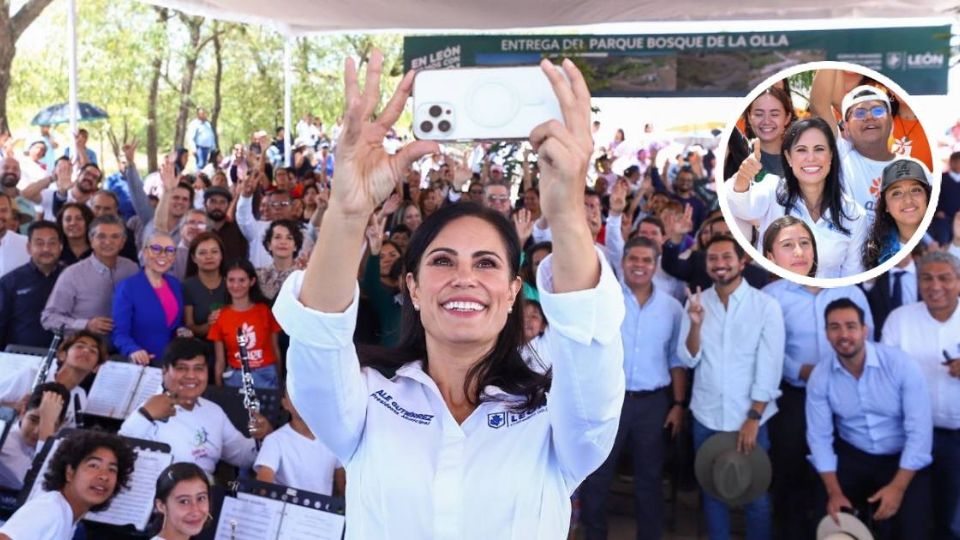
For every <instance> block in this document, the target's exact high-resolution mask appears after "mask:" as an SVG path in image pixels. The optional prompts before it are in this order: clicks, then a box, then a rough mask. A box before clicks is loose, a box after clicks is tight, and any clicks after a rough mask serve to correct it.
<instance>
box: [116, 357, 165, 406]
mask: <svg viewBox="0 0 960 540" xmlns="http://www.w3.org/2000/svg"><path fill="white" fill-rule="evenodd" d="M162 391H163V370H161V369H160V368H156V367H146V368H144V370H143V375H142V376H141V377H140V385H139V386H137V393H136V394H134V395H133V399H132V400H130V407H128V408H127V414H125V415H124V418H126V417H127V416H130V415H131V414H133V412H134V411H136V410H137V409H139V408H140V406H141V405H143V404H144V403H145V402H146V401H147V400H148V399H150V398H151V397H153V396H155V395H157V394H159V393H160V392H162Z"/></svg>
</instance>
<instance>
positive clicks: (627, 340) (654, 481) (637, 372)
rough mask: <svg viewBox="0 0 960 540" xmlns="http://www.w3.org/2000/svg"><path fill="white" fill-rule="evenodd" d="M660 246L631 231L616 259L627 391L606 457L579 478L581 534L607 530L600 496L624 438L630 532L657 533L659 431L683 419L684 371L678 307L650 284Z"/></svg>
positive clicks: (675, 427)
mask: <svg viewBox="0 0 960 540" xmlns="http://www.w3.org/2000/svg"><path fill="white" fill-rule="evenodd" d="M659 255H660V246H659V245H657V244H656V243H655V242H654V241H652V240H650V239H648V238H643V237H638V238H633V239H632V240H630V241H629V242H627V244H626V247H625V248H624V255H623V261H622V269H623V271H622V275H623V280H622V288H623V302H624V306H625V307H626V310H627V315H626V318H625V319H624V320H623V324H622V325H621V327H620V333H621V334H622V335H623V349H624V364H623V369H624V371H625V372H626V389H627V390H626V396H625V398H624V401H623V410H622V413H621V416H620V428H619V430H618V431H617V437H616V440H615V442H614V444H613V450H611V452H610V456H609V457H607V460H606V461H605V462H604V463H603V465H601V466H600V468H599V469H597V471H596V472H594V473H593V474H591V475H590V476H589V477H588V478H587V479H586V480H585V481H584V483H583V487H582V490H581V495H582V499H583V513H582V518H581V521H582V522H583V525H584V527H585V529H586V538H587V539H588V540H603V539H606V537H607V524H606V513H605V501H606V498H607V493H608V492H609V490H610V482H611V481H612V480H613V475H614V472H615V471H616V468H617V461H618V459H619V457H620V453H621V451H622V450H623V447H624V445H625V444H629V448H630V453H631V454H632V456H633V471H634V473H633V485H634V508H635V509H636V510H635V512H636V514H635V517H636V520H637V523H638V524H640V523H642V524H643V526H642V527H638V528H637V538H638V539H644V538H650V539H659V538H661V536H662V535H663V493H662V483H661V478H662V474H663V471H662V469H663V459H664V451H665V447H664V446H665V445H664V438H663V434H664V430H668V431H669V433H670V435H671V437H676V436H677V433H678V432H679V430H680V426H681V424H682V421H683V403H684V398H685V395H686V391H687V389H686V386H687V374H686V370H685V369H684V368H683V364H681V363H680V360H679V359H678V358H677V336H678V333H679V331H680V320H681V318H682V317H683V307H681V305H680V303H679V302H678V301H677V300H676V299H674V298H673V297H672V296H670V294H669V293H666V292H664V291H662V290H660V288H659V286H657V285H655V283H654V275H655V274H656V269H657V258H658V257H659Z"/></svg>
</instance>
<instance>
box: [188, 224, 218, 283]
mask: <svg viewBox="0 0 960 540" xmlns="http://www.w3.org/2000/svg"><path fill="white" fill-rule="evenodd" d="M210 240H213V241H214V242H216V243H217V246H219V247H220V277H223V276H225V275H227V272H226V267H227V253H226V248H225V247H224V245H223V240H222V239H221V238H220V235H219V234H217V233H215V232H213V231H203V232H202V233H200V234H198V235H196V236H194V237H193V242H190V249H189V250H188V252H187V270H186V273H185V274H184V277H192V276H195V275H197V274H198V273H199V272H200V269H199V268H198V267H197V263H195V262H193V256H194V255H195V254H196V253H197V248H198V247H200V244H202V243H204V242H207V241H210Z"/></svg>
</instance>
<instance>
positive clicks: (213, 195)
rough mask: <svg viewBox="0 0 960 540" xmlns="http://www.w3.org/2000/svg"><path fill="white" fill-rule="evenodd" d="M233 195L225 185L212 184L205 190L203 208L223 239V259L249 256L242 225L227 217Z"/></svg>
mask: <svg viewBox="0 0 960 540" xmlns="http://www.w3.org/2000/svg"><path fill="white" fill-rule="evenodd" d="M232 200H233V195H231V194H230V190H228V189H227V188H225V187H223V186H210V187H208V188H207V189H206V190H204V192H203V209H204V211H205V212H206V213H207V217H208V218H210V222H211V226H212V230H213V232H215V233H217V235H218V236H219V237H220V240H223V248H224V254H223V260H225V261H232V260H234V259H245V258H247V250H248V249H249V245H248V244H247V239H246V238H244V237H243V233H242V232H241V231H240V227H238V226H237V224H236V223H234V222H233V221H230V220H228V219H227V210H228V209H229V208H230V201H232Z"/></svg>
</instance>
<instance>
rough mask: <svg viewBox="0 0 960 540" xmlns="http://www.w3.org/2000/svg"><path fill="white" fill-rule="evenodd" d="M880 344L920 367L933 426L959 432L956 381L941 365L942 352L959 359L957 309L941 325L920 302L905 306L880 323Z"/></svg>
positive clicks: (959, 399) (959, 318) (958, 384)
mask: <svg viewBox="0 0 960 540" xmlns="http://www.w3.org/2000/svg"><path fill="white" fill-rule="evenodd" d="M882 341H883V343H884V345H890V346H893V347H899V348H900V349H902V350H903V351H904V352H906V353H907V354H908V355H910V357H911V358H913V359H914V360H916V361H917V363H918V364H920V370H921V371H923V376H924V378H926V380H927V391H928V392H930V405H931V408H932V409H933V426H934V427H938V428H944V429H960V379H957V378H956V377H951V376H950V371H949V369H948V368H947V366H945V365H943V362H944V357H943V351H946V352H947V354H949V355H950V357H951V358H958V357H960V307H958V308H957V309H955V310H953V315H951V316H950V318H949V319H947V320H946V321H945V322H940V321H938V320H936V319H934V318H933V317H932V316H931V315H930V311H929V310H928V309H927V305H926V304H924V303H923V302H914V303H912V304H905V305H903V306H900V307H898V308H897V309H895V310H893V311H892V312H890V315H889V316H888V317H887V320H886V322H885V323H883V336H882Z"/></svg>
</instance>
